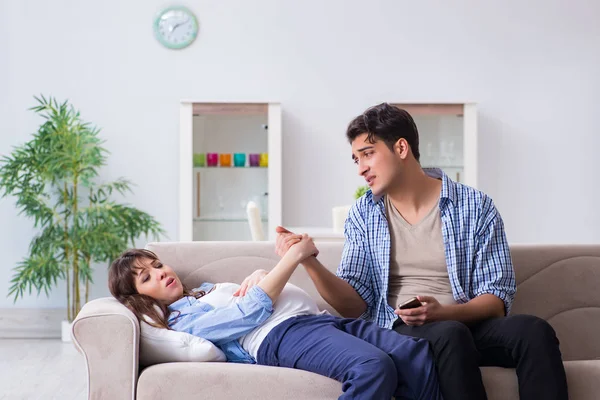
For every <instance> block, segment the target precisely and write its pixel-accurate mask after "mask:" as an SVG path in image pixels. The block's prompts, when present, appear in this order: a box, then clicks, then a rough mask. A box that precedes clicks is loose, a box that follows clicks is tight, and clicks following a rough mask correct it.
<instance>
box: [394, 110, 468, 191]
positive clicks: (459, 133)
mask: <svg viewBox="0 0 600 400" xmlns="http://www.w3.org/2000/svg"><path fill="white" fill-rule="evenodd" d="M392 104H394V105H395V106H397V107H400V108H402V109H404V110H406V111H408V112H409V113H410V114H411V115H412V117H413V118H414V120H415V124H416V125H417V129H418V130H419V151H420V153H421V159H420V161H421V165H422V166H423V167H424V168H426V167H435V168H441V169H442V170H443V171H444V172H445V173H446V174H447V175H448V176H449V177H450V178H451V179H453V180H455V181H458V182H461V183H464V184H466V185H469V186H472V187H475V188H476V187H477V108H476V105H475V104H474V103H446V104H440V103H422V104H416V103H392Z"/></svg>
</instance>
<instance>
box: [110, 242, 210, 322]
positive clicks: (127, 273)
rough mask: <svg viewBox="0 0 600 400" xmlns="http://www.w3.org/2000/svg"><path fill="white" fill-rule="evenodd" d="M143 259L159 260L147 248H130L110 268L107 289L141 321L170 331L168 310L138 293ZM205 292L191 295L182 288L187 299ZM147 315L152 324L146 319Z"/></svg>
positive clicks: (156, 301) (154, 300) (150, 298)
mask: <svg viewBox="0 0 600 400" xmlns="http://www.w3.org/2000/svg"><path fill="white" fill-rule="evenodd" d="M140 259H148V260H150V261H159V259H158V256H157V255H156V254H154V253H153V252H151V251H150V250H146V249H130V250H127V251H125V252H124V253H123V254H121V255H120V256H119V257H118V258H117V259H116V260H114V261H113V262H112V264H111V265H110V269H109V270H108V288H109V290H110V293H111V294H112V295H113V296H114V297H115V298H116V299H117V300H118V301H119V302H120V303H121V304H123V305H125V306H126V307H127V308H128V309H130V310H131V312H133V313H134V314H135V316H136V317H137V318H138V320H140V321H146V322H148V323H149V324H150V325H152V326H155V327H157V328H165V329H171V328H170V327H169V323H168V321H169V314H170V311H169V309H168V307H167V306H166V305H165V304H163V303H161V302H160V301H158V300H156V299H154V298H152V297H150V296H147V295H145V294H140V293H138V291H137V289H136V287H135V279H134V276H135V274H136V270H138V269H140V268H141V266H140V264H139V260H140ZM204 294H205V293H204V292H203V291H198V292H192V291H190V290H189V289H187V288H186V287H185V286H184V287H183V295H184V296H193V297H196V298H199V297H202V296H204ZM144 316H147V317H148V318H150V320H151V321H149V320H148V319H146V318H144Z"/></svg>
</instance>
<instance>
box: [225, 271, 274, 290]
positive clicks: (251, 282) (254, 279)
mask: <svg viewBox="0 0 600 400" xmlns="http://www.w3.org/2000/svg"><path fill="white" fill-rule="evenodd" d="M268 273H269V271H266V270H264V269H257V270H256V271H254V272H253V273H251V274H250V275H248V276H247V277H246V279H244V281H243V282H242V284H241V285H240V288H239V289H238V290H236V291H235V293H234V294H233V295H234V296H241V297H243V296H245V295H246V292H247V291H248V290H249V289H250V288H251V287H252V286H256V285H257V284H258V282H260V281H262V280H263V278H264V277H265V276H267V274H268Z"/></svg>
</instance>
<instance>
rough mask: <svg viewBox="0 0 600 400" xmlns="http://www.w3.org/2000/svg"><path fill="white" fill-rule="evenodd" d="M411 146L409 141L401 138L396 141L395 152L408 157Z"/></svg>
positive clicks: (401, 156)
mask: <svg viewBox="0 0 600 400" xmlns="http://www.w3.org/2000/svg"><path fill="white" fill-rule="evenodd" d="M408 151H409V147H408V142H407V141H406V139H404V138H400V139H398V140H397V141H396V143H394V153H396V154H397V155H399V156H400V158H403V159H404V158H406V156H407V155H408Z"/></svg>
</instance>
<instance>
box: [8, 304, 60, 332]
mask: <svg viewBox="0 0 600 400" xmlns="http://www.w3.org/2000/svg"><path fill="white" fill-rule="evenodd" d="M66 319H67V310H66V309H65V308H0V339H54V338H57V339H58V338H60V337H61V331H60V324H61V321H63V320H66Z"/></svg>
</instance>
